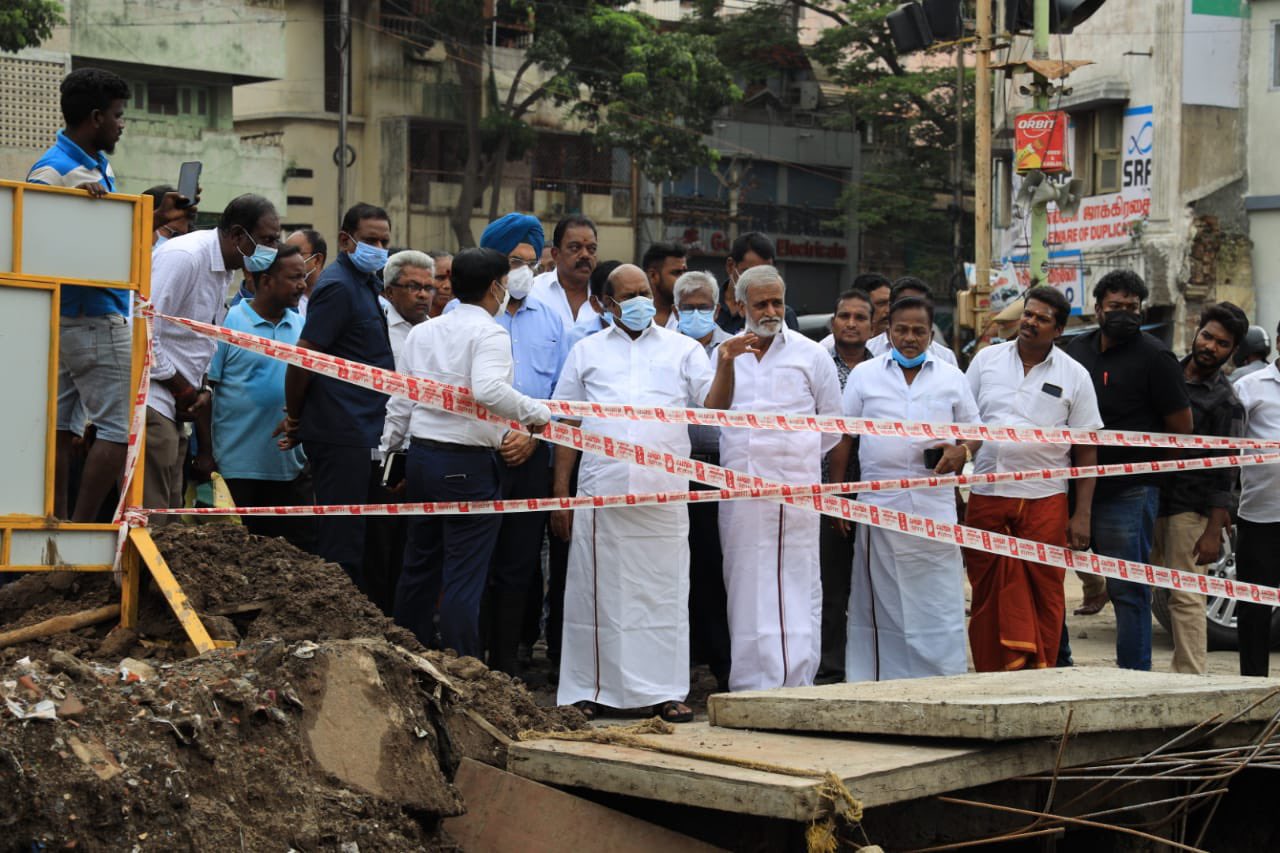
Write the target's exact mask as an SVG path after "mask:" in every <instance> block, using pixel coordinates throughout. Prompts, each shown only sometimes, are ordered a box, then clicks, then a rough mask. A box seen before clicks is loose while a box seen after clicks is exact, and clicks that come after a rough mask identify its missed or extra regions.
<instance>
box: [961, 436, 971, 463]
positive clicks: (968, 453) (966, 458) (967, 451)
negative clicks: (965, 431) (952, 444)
mask: <svg viewBox="0 0 1280 853" xmlns="http://www.w3.org/2000/svg"><path fill="white" fill-rule="evenodd" d="M960 446H961V447H963V448H964V461H965V464H966V465H967V464H968V463H970V462H972V461H973V450H972V448H970V447H969V445H967V444H965V443H964V442H963V441H962V442H960Z"/></svg>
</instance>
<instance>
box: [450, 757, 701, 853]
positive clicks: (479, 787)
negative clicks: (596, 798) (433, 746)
mask: <svg viewBox="0 0 1280 853" xmlns="http://www.w3.org/2000/svg"><path fill="white" fill-rule="evenodd" d="M453 784H454V785H456V786H457V788H458V790H459V791H461V792H462V797H463V799H464V800H465V801H466V804H467V813H466V814H464V815H462V816H461V817H453V818H446V819H445V821H444V828H445V830H446V831H447V832H448V833H449V835H451V836H452V837H453V838H454V839H455V840H456V841H457V842H458V844H459V845H460V846H461V848H462V849H463V850H466V851H467V853H507V851H511V850H519V851H521V853H559V851H561V850H609V851H611V853H653V851H654V850H661V851H664V853H716V851H717V850H719V849H720V848H718V847H713V846H711V845H710V844H704V843H702V842H701V841H698V840H696V839H693V838H690V837H689V836H687V835H682V834H680V833H678V832H673V831H671V830H669V829H666V828H664V827H661V826H657V825H655V824H652V823H649V822H648V821H644V820H640V819H639V818H636V817H632V816H631V815H627V814H623V813H622V812H620V811H616V810H614V809H611V808H607V807H605V806H602V805H599V804H598V803H593V802H591V801H590V800H584V799H583V798H581V797H575V796H573V795H572V794H566V793H565V792H564V791H557V790H556V789H555V788H550V787H548V786H546V785H539V784H538V783H537V782H531V781H529V780H528V779H524V778H521V777H520V776H516V775H514V774H512V773H506V772H504V771H502V770H498V769H495V768H493V767H489V766H487V765H485V764H482V763H480V762H478V761H473V760H471V759H469V758H464V759H462V763H461V764H459V765H458V773H457V776H456V777H455V778H454V780H453Z"/></svg>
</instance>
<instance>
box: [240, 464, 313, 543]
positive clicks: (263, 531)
mask: <svg viewBox="0 0 1280 853" xmlns="http://www.w3.org/2000/svg"><path fill="white" fill-rule="evenodd" d="M227 489H228V490H229V491H230V492H231V499H232V500H234V501H235V502H236V506H312V505H313V504H315V493H314V492H313V490H312V487H311V475H310V474H308V473H307V472H306V471H303V472H302V473H301V474H299V475H298V477H297V478H296V479H294V480H248V479H241V478H235V479H229V480H227ZM241 521H243V522H244V526H245V528H246V529H247V530H248V531H249V532H250V533H253V534H256V535H258V536H281V537H284V538H285V539H287V540H288V541H289V542H290V543H291V544H293V545H294V546H295V547H297V548H301V549H302V550H304V551H310V552H313V553H314V552H315V548H316V519H315V518H314V517H313V516H305V515H298V516H277V515H245V516H241Z"/></svg>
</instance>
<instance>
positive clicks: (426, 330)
mask: <svg viewBox="0 0 1280 853" xmlns="http://www.w3.org/2000/svg"><path fill="white" fill-rule="evenodd" d="M403 372H404V373H407V374H409V375H410V376H419V377H424V378H427V379H434V380H435V381H437V382H444V383H446V384H449V385H457V386H462V387H466V388H470V389H471V393H472V395H473V396H474V397H475V399H476V402H477V403H480V404H481V405H482V406H485V407H486V408H488V409H489V410H490V411H492V412H493V413H494V414H495V415H500V416H502V417H504V418H510V419H511V420H514V421H519V422H520V423H522V424H528V423H540V424H544V423H546V422H547V421H549V420H550V419H551V412H550V410H548V409H547V407H546V406H545V405H544V404H542V403H539V402H538V401H537V400H533V399H530V398H529V397H526V396H524V395H523V394H521V393H520V392H518V391H516V389H515V388H513V387H512V386H511V381H512V379H513V378H514V377H515V365H514V364H513V362H512V361H511V337H510V336H509V335H508V334H507V330H506V329H504V328H502V327H501V326H499V325H498V324H497V323H495V322H493V315H492V314H490V313H489V312H488V311H486V310H485V309H483V308H481V307H480V306H479V305H467V304H465V303H464V304H462V305H459V306H458V307H457V309H456V310H454V311H451V312H449V313H448V314H443V315H441V316H440V317H438V318H436V319H434V320H432V321H430V322H428V323H419V324H418V325H416V326H414V327H413V329H412V330H411V331H410V332H409V337H408V338H407V339H406V340H405V343H404V369H403ZM406 431H407V432H408V433H409V434H411V435H412V436H414V437H415V438H427V439H431V440H432V441H442V442H446V443H449V444H468V445H473V446H480V447H494V448H496V447H498V445H499V444H501V443H502V436H503V435H504V434H505V433H506V431H507V427H506V426H503V425H501V424H495V423H486V422H484V421H478V420H475V419H474V418H471V417H469V416H465V415H455V414H451V413H449V412H445V411H442V410H440V409H431V408H427V407H426V406H420V405H418V404H417V403H414V402H413V401H412V400H408V399H405V398H404V397H392V398H391V405H390V406H388V408H387V424H386V429H385V430H383V433H382V441H383V445H382V449H383V450H386V449H387V448H396V447H399V446H401V444H403V443H404V439H405V433H406Z"/></svg>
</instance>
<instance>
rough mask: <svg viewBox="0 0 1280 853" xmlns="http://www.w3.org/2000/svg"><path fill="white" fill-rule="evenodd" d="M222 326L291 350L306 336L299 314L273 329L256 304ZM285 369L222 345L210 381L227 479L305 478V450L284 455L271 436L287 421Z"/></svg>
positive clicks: (241, 307) (217, 451)
mask: <svg viewBox="0 0 1280 853" xmlns="http://www.w3.org/2000/svg"><path fill="white" fill-rule="evenodd" d="M222 325H223V327H224V328H227V329H233V330H235V331H237V332H246V333H248V334H250V335H257V336H258V337H260V338H267V339H269V340H273V341H283V342H285V343H287V344H296V343H297V342H298V338H299V337H300V336H301V334H302V316H301V315H300V314H298V312H297V311H294V310H293V309H288V310H286V311H285V312H284V316H283V317H281V318H280V321H279V322H278V323H272V322H271V321H269V320H264V319H262V318H261V317H259V316H258V314H257V313H256V312H255V311H254V310H253V303H252V301H246V302H239V303H237V304H236V305H234V306H233V307H232V308H231V310H229V311H228V312H227V316H226V319H225V320H223V322H222ZM285 368H286V364H285V363H284V362H283V361H280V360H279V359H275V358H267V357H266V356H265V355H259V354H258V353H256V352H250V351H249V350H246V349H241V348H240V347H235V346H231V345H230V344H226V343H223V342H221V341H219V342H218V349H217V351H216V352H215V353H214V354H213V361H212V362H210V364H209V370H208V377H209V382H210V383H213V456H214V458H215V459H217V460H218V470H219V471H221V472H222V476H223V477H226V478H227V479H243V480H284V481H289V480H293V479H295V478H297V476H298V474H300V473H301V472H302V466H303V465H304V464H305V463H306V457H305V456H304V455H303V453H302V448H301V447H294V448H293V449H291V450H281V449H280V448H279V447H277V446H276V438H275V437H273V436H272V435H271V433H272V431H273V430H275V428H276V426H277V425H278V424H279V423H280V420H281V418H283V417H284V372H285Z"/></svg>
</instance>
